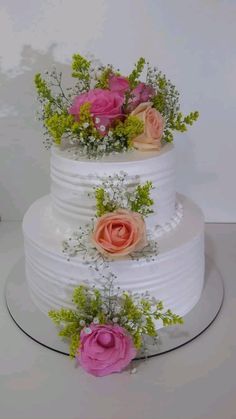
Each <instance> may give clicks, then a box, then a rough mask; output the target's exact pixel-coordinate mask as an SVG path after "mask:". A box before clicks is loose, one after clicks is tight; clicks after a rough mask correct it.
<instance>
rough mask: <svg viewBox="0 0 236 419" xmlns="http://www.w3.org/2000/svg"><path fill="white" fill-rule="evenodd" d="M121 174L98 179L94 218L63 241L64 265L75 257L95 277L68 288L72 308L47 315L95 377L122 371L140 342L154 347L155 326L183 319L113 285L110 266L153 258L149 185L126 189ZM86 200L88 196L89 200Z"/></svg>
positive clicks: (150, 299) (141, 347)
mask: <svg viewBox="0 0 236 419" xmlns="http://www.w3.org/2000/svg"><path fill="white" fill-rule="evenodd" d="M126 176H127V175H126V173H124V172H121V173H118V174H116V175H114V176H113V177H111V176H109V177H106V178H104V179H103V181H102V183H101V186H99V187H95V188H94V191H93V194H92V197H93V198H95V200H96V219H95V220H91V223H90V224H89V225H87V226H86V227H85V228H83V227H80V229H79V230H78V231H77V232H75V233H74V234H73V236H72V237H70V238H69V239H67V240H65V241H64V242H63V252H64V253H65V254H66V256H67V258H68V260H70V258H71V257H74V256H76V255H78V254H80V255H82V260H83V261H84V263H86V264H89V265H90V266H89V267H90V268H91V269H92V270H93V271H94V272H95V273H96V276H97V278H96V283H98V284H99V286H95V284H94V283H93V282H92V281H89V280H88V282H87V283H82V284H80V285H79V286H78V287H76V288H75V289H74V292H73V303H74V305H75V309H74V310H72V309H64V308H62V309H60V310H51V311H50V312H49V317H50V318H51V319H52V320H53V321H54V323H55V324H56V325H57V326H58V327H59V329H60V330H59V336H61V337H62V338H64V339H68V340H69V342H70V356H71V357H75V358H76V360H77V361H78V363H79V364H80V366H81V367H82V368H84V369H85V370H86V371H87V372H89V373H90V374H92V375H95V376H99V377H101V376H104V375H108V374H111V373H114V372H120V371H122V370H123V369H125V368H126V367H127V366H128V365H129V364H130V363H131V361H132V360H133V359H134V358H135V357H136V356H137V355H138V354H140V352H142V353H144V354H145V349H146V339H147V338H149V339H152V340H153V343H154V344H157V342H158V340H157V337H158V333H157V330H156V327H155V321H158V320H159V321H162V323H163V326H169V325H174V324H182V323H183V319H182V318H181V317H180V316H179V315H176V314H174V313H173V312H172V311H171V310H164V306H163V302H162V301H160V300H157V299H156V298H154V297H152V296H151V295H150V294H149V293H148V292H145V293H142V294H139V293H132V292H131V291H130V290H123V289H121V288H120V287H119V286H117V285H115V282H116V279H117V278H116V275H115V274H114V273H113V272H112V268H111V267H112V262H113V261H114V260H117V259H120V260H122V259H125V258H127V257H132V258H136V259H138V260H139V259H140V258H144V259H145V260H146V261H147V262H149V261H151V260H152V259H153V257H155V256H157V254H158V246H157V243H156V241H155V240H153V239H152V238H151V237H149V234H148V232H147V229H146V224H145V217H147V216H148V215H149V214H151V213H152V208H151V207H152V205H153V203H154V202H153V200H152V198H151V195H150V193H151V190H152V183H151V182H149V181H147V182H146V183H145V184H143V185H141V184H140V183H137V181H136V184H134V185H133V187H132V188H129V189H128V187H127V185H126ZM90 196H91V195H90Z"/></svg>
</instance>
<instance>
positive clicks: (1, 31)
mask: <svg viewBox="0 0 236 419" xmlns="http://www.w3.org/2000/svg"><path fill="white" fill-rule="evenodd" d="M235 41H236V0H119V1H117V0H38V1H37V0H32V1H29V0H21V1H19V0H1V2H0V56H1V62H0V215H1V216H2V218H3V219H5V220H18V219H21V218H22V216H23V214H24V212H25V211H26V209H27V207H28V206H29V205H30V204H31V203H32V202H33V201H34V200H35V199H36V198H38V197H40V196H41V195H43V194H45V193H48V191H49V152H48V151H46V150H45V149H44V146H43V144H42V133H41V126H40V124H39V123H38V122H37V121H36V119H35V110H36V107H37V104H36V101H35V93H34V90H33V86H32V79H33V76H34V74H35V72H37V71H41V70H45V69H48V68H50V66H51V65H52V63H53V62H56V64H58V65H60V64H59V63H61V65H62V67H63V68H66V66H67V65H68V62H69V60H70V57H71V55H72V53H74V52H81V53H86V52H88V51H90V52H91V53H93V54H94V55H96V56H97V57H99V58H101V60H102V61H104V63H108V62H112V63H113V64H114V65H116V66H117V67H119V68H120V69H121V70H122V71H123V72H128V71H129V70H130V68H131V66H132V64H133V63H134V61H135V60H136V59H137V58H138V57H139V56H142V55H143V56H145V57H146V58H147V59H149V60H150V61H151V62H152V63H153V65H158V66H159V68H160V69H162V70H163V71H165V72H166V73H167V75H168V77H169V78H170V79H171V80H172V81H173V82H174V83H175V84H176V86H177V87H178V89H179V91H180V93H181V96H182V107H183V110H184V111H185V112H189V111H190V110H194V109H198V110H199V111H200V119H199V121H198V122H197V123H196V124H195V126H194V127H193V128H192V129H190V130H189V132H188V133H187V134H181V135H178V136H176V139H175V145H176V149H177V158H178V172H177V189H178V190H179V191H181V192H183V193H185V194H187V195H189V196H191V197H192V198H193V199H194V200H195V201H196V202H197V203H198V204H199V205H200V206H201V207H202V208H203V210H204V213H205V216H206V220H207V221H220V222H224V221H228V222H236V196H235V190H236V189H235V181H236V163H235V159H236V157H235V156H236V138H235V132H236V122H235V121H236V54H235V51H236V48H235Z"/></svg>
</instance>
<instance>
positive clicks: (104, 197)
mask: <svg viewBox="0 0 236 419" xmlns="http://www.w3.org/2000/svg"><path fill="white" fill-rule="evenodd" d="M152 189H153V185H152V182H150V181H147V182H146V183H145V184H143V185H141V184H139V183H138V177H135V178H134V179H133V184H132V185H129V184H128V180H127V173H125V172H120V173H117V174H115V175H113V176H112V177H111V176H108V177H106V178H104V179H103V180H102V185H101V186H100V187H98V188H94V196H95V199H96V209H97V212H96V215H97V216H98V217H101V216H102V215H104V214H106V213H107V212H113V211H116V210H117V209H128V210H131V211H133V212H138V213H139V214H141V215H143V216H144V217H146V216H148V215H149V214H151V213H152V212H153V210H152V209H151V206H152V205H153V204H154V201H153V199H152V198H151V190H152Z"/></svg>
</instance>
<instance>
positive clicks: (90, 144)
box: [35, 54, 198, 158]
mask: <svg viewBox="0 0 236 419" xmlns="http://www.w3.org/2000/svg"><path fill="white" fill-rule="evenodd" d="M72 77H73V79H74V80H75V82H74V84H73V86H72V87H67V88H64V87H63V81H62V73H61V72H57V70H56V69H53V71H52V72H46V73H45V77H44V78H43V77H42V75H41V74H40V73H38V74H36V75H35V86H36V90H37V93H38V98H39V101H40V104H41V112H40V115H39V119H40V120H42V122H43V125H44V128H45V143H46V145H50V144H52V143H55V144H57V145H60V144H63V145H67V146H75V147H77V148H78V150H79V152H80V153H81V154H82V155H86V156H87V157H89V158H94V157H95V158H96V157H100V156H103V155H104V154H109V153H112V152H122V151H127V150H129V149H134V148H135V149H138V150H142V151H145V150H159V149H160V148H161V146H162V145H163V144H164V143H166V142H172V141H173V132H174V131H181V132H183V131H186V130H187V126H188V125H192V124H193V122H194V121H196V120H197V118H198V112H196V111H195V112H190V113H189V115H186V116H184V115H183V114H182V112H181V111H180V104H179V93H178V91H177V90H176V88H175V86H174V85H173V84H172V83H171V82H170V80H168V79H167V78H166V76H165V75H164V74H163V73H162V72H161V71H159V70H158V69H157V68H156V67H154V68H152V67H151V66H150V64H149V63H148V62H146V61H145V59H144V58H140V59H139V60H138V61H137V63H136V64H135V66H134V69H133V70H132V71H131V73H130V74H129V75H127V76H126V75H123V74H121V72H120V70H118V69H115V68H114V67H113V66H112V65H110V64H108V65H106V66H105V65H103V64H101V63H100V62H98V61H97V60H89V59H87V58H85V57H82V56H81V55H79V54H75V55H73V58H72Z"/></svg>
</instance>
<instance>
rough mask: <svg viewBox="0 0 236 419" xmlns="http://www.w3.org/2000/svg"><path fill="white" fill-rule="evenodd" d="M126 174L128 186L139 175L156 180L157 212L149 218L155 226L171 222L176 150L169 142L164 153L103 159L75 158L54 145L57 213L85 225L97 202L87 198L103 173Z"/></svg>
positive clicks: (53, 186)
mask: <svg viewBox="0 0 236 419" xmlns="http://www.w3.org/2000/svg"><path fill="white" fill-rule="evenodd" d="M121 171H123V172H125V173H127V181H128V186H132V185H133V184H134V182H135V178H136V177H137V175H138V176H139V178H140V180H139V181H140V182H141V183H144V182H146V181H147V180H149V181H151V182H152V183H153V187H154V189H153V191H152V197H153V199H154V206H153V209H154V213H153V214H152V215H150V216H149V217H148V218H147V226H148V227H150V228H153V227H155V226H157V225H160V226H163V225H165V224H166V223H168V222H170V220H171V219H172V218H173V216H174V214H175V195H176V193H175V153H174V147H173V145H171V144H167V145H165V146H164V147H163V149H162V150H161V152H145V153H144V152H140V151H134V152H131V153H123V154H121V155H115V156H108V157H106V158H104V159H102V161H101V160H99V161H96V160H86V159H84V160H83V159H81V158H80V159H79V160H76V156H75V155H73V152H69V151H60V150H59V149H57V148H53V150H52V157H51V196H52V201H53V208H54V211H55V216H60V218H61V219H63V220H65V221H67V222H69V223H71V225H76V224H77V225H78V224H79V225H83V224H86V223H88V222H89V221H90V219H91V218H92V217H93V216H94V213H95V202H94V201H93V200H91V198H89V197H88V193H91V192H92V190H93V188H94V187H95V186H96V187H98V186H99V185H101V182H102V178H104V176H114V174H116V173H119V172H121Z"/></svg>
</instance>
